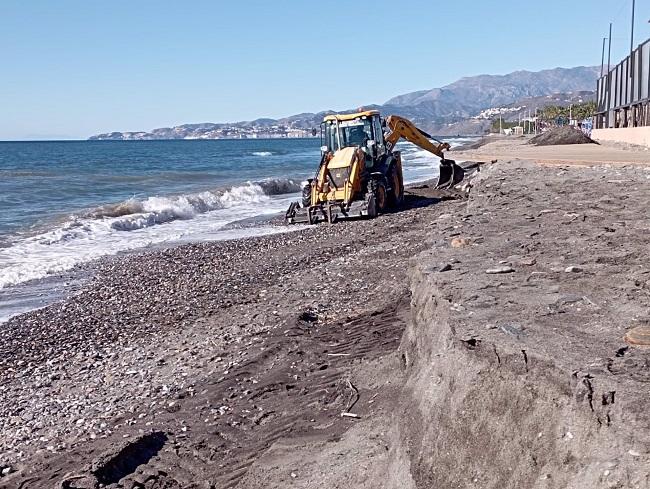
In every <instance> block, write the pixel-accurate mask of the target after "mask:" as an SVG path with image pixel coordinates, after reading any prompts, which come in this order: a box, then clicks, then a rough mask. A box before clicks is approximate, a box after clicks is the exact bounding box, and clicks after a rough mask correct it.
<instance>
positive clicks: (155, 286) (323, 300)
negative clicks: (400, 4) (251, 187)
mask: <svg viewBox="0 0 650 489" xmlns="http://www.w3.org/2000/svg"><path fill="white" fill-rule="evenodd" d="M482 170H483V171H482V172H481V176H480V178H479V179H478V180H477V181H475V184H474V187H473V188H472V190H471V193H470V195H469V198H460V199H453V200H446V199H448V198H450V197H458V196H452V195H449V194H448V195H443V194H436V193H435V192H434V191H432V189H430V188H428V187H427V186H426V185H418V186H415V187H412V188H411V189H410V190H409V193H408V194H407V199H406V208H405V209H404V210H402V211H400V212H397V213H394V214H388V215H385V216H382V217H380V218H379V219H376V220H372V221H354V222H348V223H339V224H337V225H335V226H318V227H315V228H310V229H307V230H304V231H300V232H297V233H288V234H280V235H275V236H267V237H262V238H255V239H249V240H239V241H234V242H224V243H201V244H191V245H183V246H180V247H176V248H173V249H168V250H154V251H150V252H146V253H143V254H141V255H137V256H128V257H123V258H120V259H113V260H111V261H109V262H107V263H106V264H105V265H104V267H103V271H100V273H99V275H98V276H97V277H95V279H94V281H92V282H91V283H90V284H88V285H87V286H86V288H85V289H84V290H82V291H81V292H80V293H79V294H77V295H76V296H75V297H71V298H69V299H66V300H65V301H64V302H63V303H62V304H59V305H57V306H56V307H54V306H51V307H49V308H45V309H43V310H41V311H35V312H33V313H30V314H28V315H26V316H24V317H22V318H14V319H12V320H10V321H9V322H8V323H7V327H6V328H5V329H4V330H3V331H2V332H1V333H0V334H2V340H3V341H2V343H1V345H2V346H0V367H1V368H2V371H3V380H2V384H1V385H0V387H1V388H2V393H3V398H4V399H6V401H5V402H4V403H3V406H2V411H1V412H0V422H1V423H2V426H3V436H2V439H1V440H0V441H1V442H2V447H1V450H0V453H2V455H3V459H2V460H0V465H3V467H6V466H9V467H10V468H11V470H10V472H9V473H8V475H6V476H5V477H3V478H0V487H3V484H4V487H17V486H18V485H20V484H22V487H24V488H35V487H50V486H51V481H52V480H55V481H56V482H57V484H67V487H97V485H98V484H99V483H102V484H104V486H105V487H146V488H157V487H187V486H191V484H194V485H195V486H198V487H202V486H204V487H240V488H244V487H245V488H257V487H259V488H262V487H264V488H269V487H271V488H272V487H277V488H279V487H303V488H316V487H343V486H347V487H349V486H351V485H352V486H354V487H368V488H370V487H391V488H392V487H394V488H397V487H399V488H420V487H489V488H502V487H506V488H515V487H517V488H519V487H538V488H551V487H552V488H557V487H571V488H574V487H578V488H580V487H585V488H586V487H590V488H594V487H596V488H599V487H603V488H605V487H608V488H609V487H631V488H644V487H647V486H648V480H647V475H648V473H649V471H648V467H649V465H648V455H649V453H650V444H649V440H648V435H647V434H648V432H649V431H648V427H649V424H648V414H647V412H648V409H647V403H648V401H647V399H648V393H649V392H648V383H647V379H648V375H649V374H648V352H647V351H646V350H642V349H639V348H636V347H632V346H630V345H627V344H626V343H625V341H624V340H623V337H624V335H625V333H626V331H627V330H629V329H630V328H632V327H634V326H636V325H639V324H642V323H643V321H644V320H645V319H647V317H648V311H649V308H650V299H649V292H648V291H649V290H650V269H648V267H647V265H646V262H645V253H644V250H646V249H647V235H648V230H649V229H650V223H649V222H648V218H647V217H646V214H644V209H647V208H648V204H649V203H650V202H649V194H648V191H647V190H648V185H649V183H648V182H650V178H648V176H649V175H650V171H648V170H647V169H644V168H633V167H629V168H606V167H597V168H572V167H557V166H555V167H540V166H536V165H533V164H529V163H522V162H517V163H507V162H504V163H501V162H499V163H497V164H494V165H484V167H483V168H482ZM315 243H318V246H315ZM215 270H218V271H219V273H213V272H214V271H215ZM148 297H149V298H151V297H155V300H147V298H148ZM26 326H28V327H26ZM71 350H73V351H74V352H76V353H70V351H71ZM343 413H346V414H347V415H346V416H343V415H342V414H343ZM43 439H44V440H43ZM135 454H140V455H137V456H136V455H135ZM141 454H145V455H146V456H141ZM48 484H49V485H48Z"/></svg>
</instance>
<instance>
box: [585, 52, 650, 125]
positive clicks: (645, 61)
mask: <svg viewBox="0 0 650 489" xmlns="http://www.w3.org/2000/svg"><path fill="white" fill-rule="evenodd" d="M596 106H597V108H596V115H595V117H594V128H596V129H603V128H613V127H639V126H650V39H648V40H647V41H645V42H644V43H643V44H640V45H639V47H637V48H636V49H635V50H634V51H633V52H632V54H630V55H629V56H627V57H626V58H625V59H623V61H621V62H620V63H619V64H618V65H616V66H615V67H614V68H612V69H611V70H610V71H609V72H608V73H606V74H605V75H603V76H602V77H600V78H599V79H598V81H597V83H596Z"/></svg>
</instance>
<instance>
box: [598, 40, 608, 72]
mask: <svg viewBox="0 0 650 489" xmlns="http://www.w3.org/2000/svg"><path fill="white" fill-rule="evenodd" d="M605 39H607V38H606V37H603V55H602V56H601V57H600V77H601V78H602V77H603V68H604V67H605ZM608 69H609V67H608Z"/></svg>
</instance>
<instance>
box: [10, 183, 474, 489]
mask: <svg viewBox="0 0 650 489" xmlns="http://www.w3.org/2000/svg"><path fill="white" fill-rule="evenodd" d="M413 192H415V193H413ZM416 193H417V195H416ZM437 197H439V195H438V194H436V193H435V192H431V191H430V189H429V188H428V187H427V186H426V185H425V186H424V187H421V188H420V189H419V190H412V191H411V194H409V195H407V199H406V206H405V209H404V210H402V211H401V212H398V213H394V214H388V215H384V216H381V217H380V218H378V219H375V220H371V221H367V220H356V221H353V222H340V223H337V224H335V225H326V224H325V225H319V226H316V227H312V228H309V229H304V230H300V231H297V232H289V233H284V234H277V235H272V236H266V237H259V238H252V239H241V240H235V241H225V242H208V243H197V244H187V245H183V246H178V247H174V248H169V249H163V250H155V251H148V252H143V253H137V254H130V255H127V256H123V257H118V258H111V259H106V260H104V261H102V262H100V263H99V264H98V265H97V267H96V268H97V270H96V274H95V277H94V279H92V280H91V281H90V282H89V283H88V284H87V285H86V286H84V287H83V289H82V290H81V291H80V292H79V293H77V294H75V295H74V296H72V297H69V298H67V299H66V300H64V301H62V302H59V303H56V304H54V305H52V306H49V307H46V308H44V309H41V310H38V311H34V312H31V313H28V314H25V315H22V316H20V317H16V318H13V319H12V320H10V321H9V322H8V323H6V324H4V325H3V327H2V328H1V329H0V372H2V378H1V380H0V393H1V397H2V400H3V401H2V403H0V427H1V428H2V436H1V437H0V467H1V468H2V469H3V470H4V471H5V473H6V474H5V475H11V473H15V472H20V473H19V474H15V475H14V476H12V480H14V479H13V478H14V477H16V478H19V479H20V480H23V481H25V480H27V481H30V480H31V479H30V478H31V477H35V479H34V480H33V481H31V482H28V483H27V485H25V486H23V487H51V486H49V485H48V484H49V482H45V483H44V482H43V481H44V480H49V479H48V478H49V477H54V478H55V479H57V478H58V479H59V480H67V479H66V478H65V477H64V476H66V473H67V472H71V473H72V474H73V477H74V474H76V472H77V471H80V470H84V467H86V466H89V464H92V463H93V461H95V462H94V463H99V462H97V460H96V459H97V457H100V458H101V456H102V454H104V453H106V452H112V451H113V452H114V451H115V450H117V452H119V447H121V446H122V445H121V444H123V443H127V445H126V446H127V447H128V443H131V442H132V443H134V444H135V445H134V446H137V443H138V440H139V439H140V438H138V437H142V436H144V435H146V434H150V433H152V432H155V433H161V434H164V436H165V438H166V439H167V438H170V439H172V438H173V440H174V442H173V443H171V442H166V443H165V447H167V448H165V450H172V448H169V447H170V446H171V447H173V451H174V452H175V453H176V455H177V456H178V457H180V459H183V458H184V456H183V455H182V454H181V453H180V452H183V451H189V452H190V453H201V455H200V456H199V458H201V459H202V460H203V458H205V457H208V458H210V456H209V453H212V452H211V450H217V449H218V450H219V451H220V452H223V453H222V455H223V454H224V453H225V454H231V455H232V457H231V458H230V459H229V458H228V456H226V457H225V458H224V459H223V460H222V462H221V464H220V466H219V467H218V468H215V467H213V466H212V464H211V463H208V461H207V459H206V460H204V462H205V463H198V464H197V463H196V461H195V460H193V459H192V460H191V461H189V462H187V463H185V462H179V461H178V460H176V461H175V462H173V463H175V464H178V465H180V466H183V465H184V464H185V465H186V466H187V467H185V468H183V469H182V470H181V469H179V471H178V474H176V475H173V476H172V475H170V476H169V477H168V478H165V477H162V479H161V480H166V481H167V482H165V484H167V483H169V484H172V482H170V481H172V480H173V481H176V482H174V484H175V483H178V484H179V485H180V486H183V485H182V484H183V483H184V482H183V481H186V482H187V481H191V480H194V479H196V480H204V481H213V480H217V479H218V478H219V477H227V476H228V474H230V473H232V472H233V464H234V465H237V464H241V463H243V461H245V460H247V459H249V458H251V457H254V455H255V454H256V453H257V452H258V451H260V450H263V449H264V448H265V447H267V446H268V445H269V444H270V443H271V442H272V441H273V440H275V439H277V438H278V437H279V436H280V435H282V434H284V433H285V432H287V431H290V428H289V425H293V424H294V423H295V420H296V419H298V418H301V417H304V413H300V408H304V405H303V404H301V403H297V402H296V401H294V400H293V399H292V396H291V395H288V396H287V394H292V393H293V392H301V390H303V391H304V390H305V389H307V390H310V391H311V392H312V393H313V395H314V396H315V397H313V398H312V397H308V398H305V399H306V400H308V403H311V404H313V403H315V404H316V405H318V406H320V409H316V411H315V412H314V413H312V414H311V415H309V416H310V417H309V419H314V420H316V421H315V422H314V423H316V424H322V425H323V426H325V428H323V427H321V428H320V429H327V430H331V432H332V433H333V434H335V433H337V432H339V431H340V430H341V429H343V428H345V426H347V423H349V420H346V419H341V418H340V417H339V416H338V415H339V414H340V411H341V409H343V406H339V404H341V403H343V404H346V403H347V401H346V402H343V401H341V399H339V398H340V397H341V396H343V397H347V396H348V395H349V393H350V392H352V391H351V389H350V387H348V386H346V383H345V382H344V381H343V380H342V379H344V378H346V374H345V372H346V368H347V366H348V365H349V364H350V362H353V361H355V359H358V358H360V357H361V358H365V357H368V358H372V357H373V356H376V355H378V354H382V353H385V352H386V351H389V350H394V349H395V348H396V345H397V343H398V341H399V337H400V335H401V330H402V328H403V322H402V321H401V320H400V321H397V320H395V317H396V314H398V312H397V311H398V310H402V309H403V308H404V307H405V305H406V304H407V303H408V298H407V296H408V291H407V281H406V270H407V268H408V262H409V259H410V258H411V257H412V256H414V255H415V254H417V253H418V252H419V251H421V250H422V249H423V247H424V246H426V240H427V239H428V236H427V232H426V230H427V229H428V226H429V224H430V222H431V221H432V220H433V219H435V218H436V215H437V214H440V213H442V212H452V213H454V212H456V210H455V209H459V208H460V207H461V206H462V205H463V204H462V200H451V201H449V202H442V201H440V200H439V199H438V198H437ZM316 333H318V334H316ZM312 335H313V336H315V337H318V336H319V335H321V336H322V337H321V338H320V339H317V338H315V337H312ZM292 338H294V339H292ZM302 350H304V351H302ZM314 372H316V374H322V373H327V375H326V376H325V377H324V378H323V379H320V380H314V379H310V378H311V377H313V376H314V375H316V374H314ZM306 379H307V380H308V381H307V380H306ZM300 382H303V383H304V385H302V386H300ZM342 382H343V383H342ZM318 386H320V387H319V388H316V387H318ZM341 389H342V390H341ZM339 391H341V392H339ZM337 393H338V394H337ZM269 396H270V397H272V398H273V399H272V401H269V402H266V403H265V402H261V401H260V398H266V397H269ZM190 404H191V406H190ZM266 404H268V406H267V405H266ZM330 404H332V405H333V406H336V409H335V411H332V410H331V408H329V411H328V406H329V405H330ZM321 411H322V412H321ZM247 423H249V424H250V423H252V426H253V427H254V429H253V428H251V426H248V425H247ZM287 423H288V424H287ZM308 424H309V422H308ZM339 425H340V426H339ZM262 426H264V427H265V428H264V429H262ZM278 426H279V427H278ZM305 429H314V428H313V427H309V426H308V427H307V428H305ZM224 430H229V433H226V432H225V431H224ZM231 432H232V433H231ZM241 432H246V435H242V433H241ZM257 432H259V433H257ZM198 433H201V435H198ZM161 436H163V435H161ZM197 437H198V438H199V440H197V439H196V438H197ZM244 438H245V439H248V440H249V441H248V443H250V446H251V447H252V448H251V450H250V452H251V453H248V452H247V453H245V454H242V453H240V451H238V448H237V447H240V448H241V446H240V445H241V442H242V440H243V439H244ZM156 440H157V439H156ZM155 443H157V441H156V442H155ZM155 443H154V444H155ZM195 443H196V444H195ZM197 444H198V445H197ZM116 447H118V448H116ZM215 447H216V448H215ZM206 453H207V454H208V455H206ZM189 458H192V457H189ZM222 458H223V457H222ZM251 460H252V459H251ZM79 461H81V462H79ZM86 468H88V467H86ZM236 472H237V471H236V470H235V473H236ZM45 474H48V475H47V478H46V475H45ZM179 474H180V475H179ZM118 475H119V474H118ZM94 477H95V478H97V480H99V481H100V482H101V481H102V479H101V477H100V476H98V475H97V473H96V471H95V476H94ZM115 477H117V476H114V477H113V479H115ZM151 477H152V480H156V481H157V480H159V478H160V477H161V476H159V475H158V474H153V475H151ZM113 479H111V478H110V477H108V476H106V477H105V480H104V481H103V482H102V483H103V484H104V485H105V486H109V485H110V484H111V483H113V482H117V479H115V480H113ZM235 479H236V477H235ZM70 480H73V479H70ZM74 480H75V481H76V482H75V484H76V485H70V484H72V483H70V484H68V485H67V486H65V487H86V485H87V486H88V487H94V486H93V484H94V483H95V482H96V481H95V482H93V481H90V482H88V481H87V482H84V480H85V479H84V478H83V477H80V478H77V479H74ZM89 480H90V479H89ZM219 480H220V479H219ZM64 483H65V484H67V482H64ZM83 484H86V485H83ZM1 485H2V479H0V486H1ZM8 487H10V486H8ZM128 487H131V486H128ZM135 487H140V486H135ZM146 487H159V486H153V485H147V486H146ZM160 487H177V486H175V485H173V484H172V485H164V486H163V485H161V486H160ZM183 487H185V486H183ZM197 487H203V486H197Z"/></svg>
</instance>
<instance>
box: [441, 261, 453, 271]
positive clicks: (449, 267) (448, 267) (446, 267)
mask: <svg viewBox="0 0 650 489" xmlns="http://www.w3.org/2000/svg"><path fill="white" fill-rule="evenodd" d="M452 268H453V267H452V266H451V265H450V264H449V263H446V264H444V265H443V266H441V267H440V268H439V269H438V271H439V272H448V271H449V270H451V269H452Z"/></svg>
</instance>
